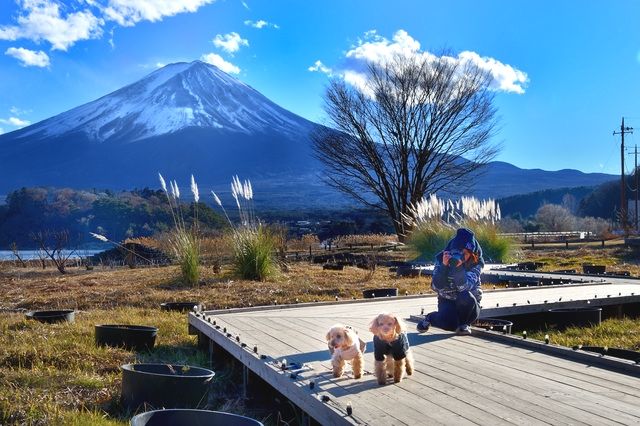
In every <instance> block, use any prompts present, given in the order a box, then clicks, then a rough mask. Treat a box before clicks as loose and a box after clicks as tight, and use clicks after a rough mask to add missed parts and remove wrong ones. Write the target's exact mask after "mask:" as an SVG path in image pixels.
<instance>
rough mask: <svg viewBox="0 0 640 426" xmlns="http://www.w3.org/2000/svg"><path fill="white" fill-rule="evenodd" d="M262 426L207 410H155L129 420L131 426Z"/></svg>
mask: <svg viewBox="0 0 640 426" xmlns="http://www.w3.org/2000/svg"><path fill="white" fill-rule="evenodd" d="M175 425H190V426H205V425H224V426H262V423H260V422H259V421H257V420H254V419H251V418H249V417H244V416H239V415H237V414H231V413H224V412H222V411H207V410H186V409H172V410H156V411H147V412H146V413H142V414H138V415H137V416H135V417H133V418H132V419H131V426H175Z"/></svg>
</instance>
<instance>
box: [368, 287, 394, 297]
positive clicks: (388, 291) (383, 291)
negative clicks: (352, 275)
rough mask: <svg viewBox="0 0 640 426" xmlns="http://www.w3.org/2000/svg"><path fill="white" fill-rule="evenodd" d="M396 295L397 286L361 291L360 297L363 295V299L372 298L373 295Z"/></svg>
mask: <svg viewBox="0 0 640 426" xmlns="http://www.w3.org/2000/svg"><path fill="white" fill-rule="evenodd" d="M397 295H398V289H397V288H374V289H371V290H363V291H362V297H364V298H365V299H373V298H374V297H390V296H397Z"/></svg>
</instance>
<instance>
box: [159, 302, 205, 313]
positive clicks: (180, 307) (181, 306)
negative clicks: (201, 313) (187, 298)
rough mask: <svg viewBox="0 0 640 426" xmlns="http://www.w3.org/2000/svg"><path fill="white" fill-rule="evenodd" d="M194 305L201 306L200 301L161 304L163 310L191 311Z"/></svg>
mask: <svg viewBox="0 0 640 426" xmlns="http://www.w3.org/2000/svg"><path fill="white" fill-rule="evenodd" d="M194 307H197V308H198V309H200V308H201V305H200V302H165V303H161V304H160V309H162V310H163V311H180V312H185V311H191V310H193V308H194Z"/></svg>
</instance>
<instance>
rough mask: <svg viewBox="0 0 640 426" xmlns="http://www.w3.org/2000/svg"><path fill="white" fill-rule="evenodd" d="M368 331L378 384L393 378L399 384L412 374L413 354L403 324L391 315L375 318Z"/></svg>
mask: <svg viewBox="0 0 640 426" xmlns="http://www.w3.org/2000/svg"><path fill="white" fill-rule="evenodd" d="M369 330H370V331H371V332H372V333H373V335H374V336H373V349H374V357H375V360H376V362H375V372H376V378H377V379H378V384H380V385H384V384H386V383H387V377H393V381H394V383H399V382H400V381H401V380H402V378H403V377H404V373H405V372H406V373H407V376H410V375H412V374H413V354H412V353H411V349H410V348H409V340H408V339H407V333H406V327H405V325H404V322H403V321H402V320H401V319H400V318H398V317H397V316H396V315H394V314H391V313H381V314H379V315H378V316H376V317H375V318H374V319H373V321H371V324H370V325H369Z"/></svg>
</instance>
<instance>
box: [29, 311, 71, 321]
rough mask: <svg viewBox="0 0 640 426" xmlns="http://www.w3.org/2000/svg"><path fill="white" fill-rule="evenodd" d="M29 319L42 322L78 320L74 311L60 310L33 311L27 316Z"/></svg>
mask: <svg viewBox="0 0 640 426" xmlns="http://www.w3.org/2000/svg"><path fill="white" fill-rule="evenodd" d="M25 315H26V316H27V318H29V319H34V320H36V321H40V322H47V323H54V322H64V321H66V322H73V321H74V320H75V319H76V311H74V310H58V311H32V312H27V313H26V314H25Z"/></svg>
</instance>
